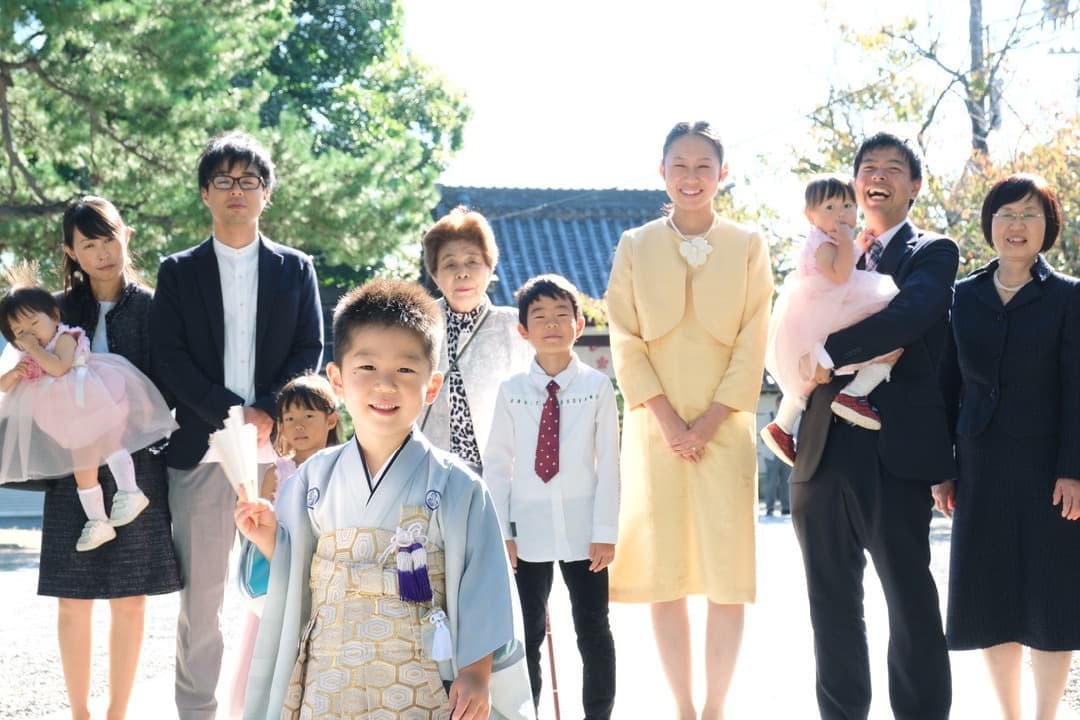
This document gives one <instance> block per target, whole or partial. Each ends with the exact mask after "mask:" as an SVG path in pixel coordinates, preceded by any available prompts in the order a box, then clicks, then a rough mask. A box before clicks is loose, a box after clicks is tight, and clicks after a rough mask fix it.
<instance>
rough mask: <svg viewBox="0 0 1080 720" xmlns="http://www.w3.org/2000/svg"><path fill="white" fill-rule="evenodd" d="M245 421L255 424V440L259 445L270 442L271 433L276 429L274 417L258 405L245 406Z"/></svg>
mask: <svg viewBox="0 0 1080 720" xmlns="http://www.w3.org/2000/svg"><path fill="white" fill-rule="evenodd" d="M244 422H245V423H247V424H248V425H254V426H255V441H256V443H257V444H258V445H265V444H266V443H268V442H270V433H272V432H273V431H274V418H272V417H270V416H269V415H267V414H266V413H265V412H264V411H262V410H260V409H259V408H257V407H245V408H244Z"/></svg>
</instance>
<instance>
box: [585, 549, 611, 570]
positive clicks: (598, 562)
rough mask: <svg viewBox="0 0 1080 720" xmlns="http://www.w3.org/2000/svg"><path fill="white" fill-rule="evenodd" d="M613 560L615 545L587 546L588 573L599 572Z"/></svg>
mask: <svg viewBox="0 0 1080 720" xmlns="http://www.w3.org/2000/svg"><path fill="white" fill-rule="evenodd" d="M614 559H615V543H592V544H591V545H589V572H594V573H595V572H600V571H601V570H603V569H604V568H606V567H607V566H608V565H610V564H611V561H612V560H614Z"/></svg>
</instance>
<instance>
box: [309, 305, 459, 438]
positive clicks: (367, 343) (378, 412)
mask: <svg viewBox="0 0 1080 720" xmlns="http://www.w3.org/2000/svg"><path fill="white" fill-rule="evenodd" d="M326 372H327V377H329V379H330V384H331V385H332V386H333V388H334V392H335V393H337V396H338V397H340V398H341V399H342V400H343V401H344V403H345V407H346V408H347V409H348V410H349V415H350V416H352V420H353V425H354V427H355V428H356V435H357V438H359V440H360V444H361V446H364V445H365V440H367V441H369V442H370V441H375V442H379V443H380V444H381V443H389V444H394V443H401V442H402V441H404V439H405V436H406V435H408V434H409V432H410V431H411V430H412V426H413V423H415V422H416V419H417V418H418V417H419V416H420V413H421V412H422V411H423V409H424V406H425V405H428V404H430V403H432V402H434V401H435V397H436V395H438V393H439V388H440V387H441V386H442V374H441V373H437V372H433V369H432V367H431V361H430V360H429V359H428V356H427V354H426V353H425V352H424V345H423V343H422V342H421V340H420V338H419V337H417V335H416V333H414V332H413V331H411V330H406V329H405V328H400V327H389V326H384V325H363V326H360V327H357V328H355V329H354V330H352V337H351V341H350V343H349V347H348V350H347V351H346V352H345V353H344V354H343V355H342V358H341V362H340V363H338V362H332V363H330V364H329V365H328V366H327V371H326Z"/></svg>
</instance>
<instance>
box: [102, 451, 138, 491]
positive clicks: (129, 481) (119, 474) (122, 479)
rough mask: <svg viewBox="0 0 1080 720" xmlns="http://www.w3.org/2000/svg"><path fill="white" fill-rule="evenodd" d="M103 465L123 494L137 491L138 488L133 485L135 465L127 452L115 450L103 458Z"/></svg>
mask: <svg viewBox="0 0 1080 720" xmlns="http://www.w3.org/2000/svg"><path fill="white" fill-rule="evenodd" d="M105 464H106V465H108V466H109V472H111V473H112V476H113V479H114V480H116V487H117V488H118V489H120V490H123V491H125V492H138V491H139V486H138V485H136V484H135V463H134V462H133V461H132V460H131V454H130V453H129V452H128V451H127V450H117V451H116V452H114V453H113V454H112V455H110V456H109V457H107V458H105Z"/></svg>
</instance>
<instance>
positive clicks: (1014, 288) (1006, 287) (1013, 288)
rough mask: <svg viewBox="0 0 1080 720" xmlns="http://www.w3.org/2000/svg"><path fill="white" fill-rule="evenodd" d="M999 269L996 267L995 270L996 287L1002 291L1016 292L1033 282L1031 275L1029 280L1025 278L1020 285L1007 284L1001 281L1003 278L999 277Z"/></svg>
mask: <svg viewBox="0 0 1080 720" xmlns="http://www.w3.org/2000/svg"><path fill="white" fill-rule="evenodd" d="M999 270H1000V268H995V270H994V287H996V288H997V289H998V290H1000V291H1001V292H1007V293H1014V292H1016V291H1017V290H1019V289H1020V288H1022V287H1024V286H1025V285H1027V284H1028V283H1029V282H1031V276H1030V275H1029V276H1028V278H1027V280H1024V282H1022V283H1020V284H1019V285H1006V284H1005V283H1003V282H1001V279H1000V278H999V277H998V272H999Z"/></svg>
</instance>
